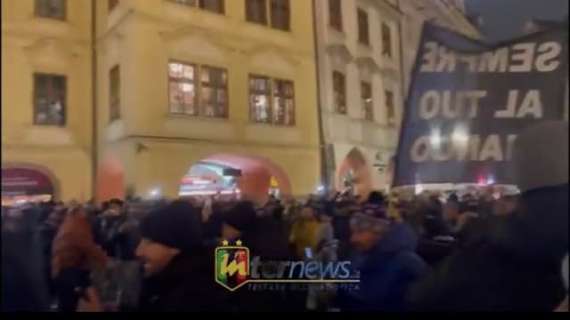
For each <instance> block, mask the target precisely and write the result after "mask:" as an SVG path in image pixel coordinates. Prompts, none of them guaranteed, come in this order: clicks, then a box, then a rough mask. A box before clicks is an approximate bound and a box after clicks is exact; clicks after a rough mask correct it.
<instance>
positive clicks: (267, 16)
mask: <svg viewBox="0 0 570 320" xmlns="http://www.w3.org/2000/svg"><path fill="white" fill-rule="evenodd" d="M281 1H283V2H281ZM277 2H279V3H281V4H286V6H285V5H283V6H282V8H287V10H286V11H285V10H283V12H286V13H287V16H286V22H287V25H286V26H285V27H284V28H281V27H280V26H277V25H275V21H276V20H278V19H275V16H274V12H278V11H276V10H274V6H275V4H276V3H277ZM250 3H263V9H264V10H263V11H264V12H265V13H264V16H263V19H262V20H263V21H256V20H253V19H251V18H250V17H251V16H250V10H249V9H248V8H250V6H249V4H250ZM276 7H280V6H276ZM279 12H280V11H279ZM291 16H292V15H291V0H245V21H246V22H250V23H253V24H257V25H262V26H266V27H268V28H271V29H273V30H279V31H283V32H291V31H292V28H291Z"/></svg>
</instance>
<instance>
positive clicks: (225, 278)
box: [215, 240, 249, 291]
mask: <svg viewBox="0 0 570 320" xmlns="http://www.w3.org/2000/svg"><path fill="white" fill-rule="evenodd" d="M215 257H216V261H215V278H216V282H217V283H218V284H220V285H221V286H223V287H224V288H226V289H228V290H230V291H235V290H237V289H239V288H240V287H242V286H244V285H245V284H247V282H248V280H249V249H248V248H247V247H244V246H242V242H241V241H239V240H238V241H236V243H235V246H231V245H229V242H228V241H223V245H222V246H220V247H217V248H216V251H215Z"/></svg>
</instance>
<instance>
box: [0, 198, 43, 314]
mask: <svg viewBox="0 0 570 320" xmlns="http://www.w3.org/2000/svg"><path fill="white" fill-rule="evenodd" d="M9 210H14V211H16V212H15V213H16V216H13V215H12V216H11V217H8V211H9ZM34 211H37V212H34ZM39 215H41V210H40V209H39V208H12V209H9V208H5V207H2V220H3V223H2V306H1V307H2V311H4V312H46V311H49V308H50V299H49V293H48V283H47V278H46V277H44V276H43V272H44V270H45V269H44V267H43V266H44V264H45V263H46V261H45V260H44V259H43V257H42V242H43V241H42V239H41V238H40V237H39V229H38V221H37V220H36V218H39ZM6 219H8V220H12V221H8V220H6ZM7 224H8V225H7Z"/></svg>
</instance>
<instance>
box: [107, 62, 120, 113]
mask: <svg viewBox="0 0 570 320" xmlns="http://www.w3.org/2000/svg"><path fill="white" fill-rule="evenodd" d="M115 72H116V77H117V78H116V79H115V80H116V81H117V83H116V88H115V86H114V85H113V84H114V82H113V80H114V75H115ZM115 90H116V92H114V91H115ZM115 94H116V95H115ZM120 119H121V66H120V65H119V64H117V65H115V66H113V67H112V68H111V69H110V70H109V122H113V121H115V120H120Z"/></svg>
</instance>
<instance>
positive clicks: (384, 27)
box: [380, 22, 394, 59]
mask: <svg viewBox="0 0 570 320" xmlns="http://www.w3.org/2000/svg"><path fill="white" fill-rule="evenodd" d="M380 28H381V30H380V32H381V39H382V56H383V57H384V56H385V57H387V58H388V59H393V58H394V46H393V45H392V40H393V39H392V28H391V27H390V25H389V24H388V23H386V22H382V23H381V24H380ZM386 31H387V33H386ZM385 36H387V39H386V38H385ZM385 40H388V46H385V42H384V41H385Z"/></svg>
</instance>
